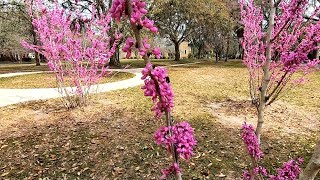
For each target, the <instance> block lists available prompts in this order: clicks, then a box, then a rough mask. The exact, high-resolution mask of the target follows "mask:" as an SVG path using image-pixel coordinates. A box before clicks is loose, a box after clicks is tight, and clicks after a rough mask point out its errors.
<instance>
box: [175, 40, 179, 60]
mask: <svg viewBox="0 0 320 180" xmlns="http://www.w3.org/2000/svg"><path fill="white" fill-rule="evenodd" d="M179 46H180V44H179V42H174V51H175V55H174V60H175V61H179V60H180V49H179Z"/></svg>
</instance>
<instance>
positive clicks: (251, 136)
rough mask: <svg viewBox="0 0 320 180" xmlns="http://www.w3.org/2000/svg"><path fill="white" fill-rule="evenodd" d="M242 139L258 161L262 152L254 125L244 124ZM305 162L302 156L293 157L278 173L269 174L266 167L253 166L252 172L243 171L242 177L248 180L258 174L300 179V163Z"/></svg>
mask: <svg viewBox="0 0 320 180" xmlns="http://www.w3.org/2000/svg"><path fill="white" fill-rule="evenodd" d="M242 139H243V141H244V142H245V144H246V145H247V150H248V153H249V154H250V156H251V157H252V158H254V159H255V161H256V163H258V162H259V161H260V160H261V157H262V152H261V150H260V148H259V144H258V142H257V138H256V135H255V133H254V129H253V127H252V125H247V124H246V123H244V124H243V126H242ZM302 163H303V159H302V158H298V160H297V161H295V160H293V159H291V160H289V161H288V162H286V163H284V165H283V166H282V167H281V168H278V169H277V175H269V174H268V173H267V170H266V168H265V167H262V166H257V167H255V168H253V171H252V172H249V171H247V170H245V171H243V174H242V178H243V179H246V180H251V179H254V177H255V176H257V175H262V176H265V177H269V179H270V180H287V179H298V177H299V174H300V165H301V164H302Z"/></svg>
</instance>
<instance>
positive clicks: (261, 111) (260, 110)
mask: <svg viewBox="0 0 320 180" xmlns="http://www.w3.org/2000/svg"><path fill="white" fill-rule="evenodd" d="M265 105H266V103H265V101H264V102H262V101H260V105H259V107H258V108H257V109H258V123H257V129H256V135H257V139H258V142H259V144H260V142H261V132H262V124H263V122H264V109H265Z"/></svg>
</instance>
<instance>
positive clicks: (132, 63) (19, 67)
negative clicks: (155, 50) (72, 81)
mask: <svg viewBox="0 0 320 180" xmlns="http://www.w3.org/2000/svg"><path fill="white" fill-rule="evenodd" d="M151 61H152V62H153V63H154V64H155V65H159V66H160V65H161V66H168V65H175V64H185V63H192V62H195V60H194V59H181V60H180V61H174V60H172V59H153V60H151ZM120 63H121V67H111V68H112V69H118V68H143V67H145V64H144V61H143V60H142V59H121V60H120ZM35 71H49V68H48V66H47V64H45V63H43V64H41V66H36V65H35V64H0V74H5V73H15V72H35Z"/></svg>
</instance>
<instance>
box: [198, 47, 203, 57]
mask: <svg viewBox="0 0 320 180" xmlns="http://www.w3.org/2000/svg"><path fill="white" fill-rule="evenodd" d="M201 49H202V45H199V47H198V59H200V58H201Z"/></svg>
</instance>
